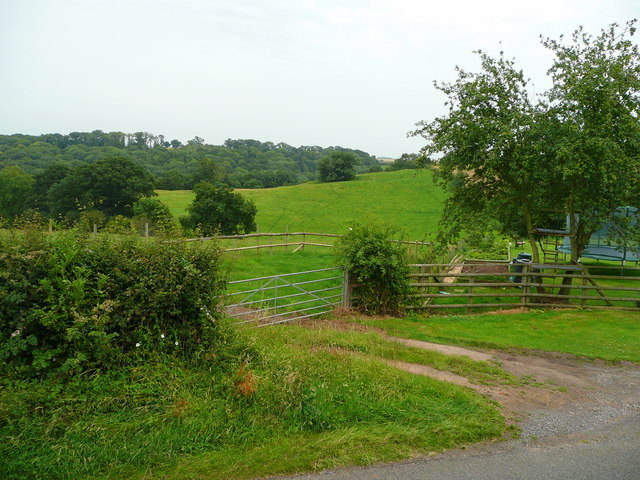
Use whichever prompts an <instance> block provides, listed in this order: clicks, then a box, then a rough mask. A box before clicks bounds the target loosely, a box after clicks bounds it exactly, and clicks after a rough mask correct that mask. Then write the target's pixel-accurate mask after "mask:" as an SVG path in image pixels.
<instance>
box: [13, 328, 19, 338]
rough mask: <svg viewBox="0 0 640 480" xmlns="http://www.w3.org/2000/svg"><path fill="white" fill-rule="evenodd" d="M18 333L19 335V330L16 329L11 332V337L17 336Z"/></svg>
mask: <svg viewBox="0 0 640 480" xmlns="http://www.w3.org/2000/svg"><path fill="white" fill-rule="evenodd" d="M18 335H20V330H16V331H15V332H13V333H12V334H11V338H13V337H17V336H18Z"/></svg>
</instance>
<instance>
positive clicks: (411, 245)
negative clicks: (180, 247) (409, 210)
mask: <svg viewBox="0 0 640 480" xmlns="http://www.w3.org/2000/svg"><path fill="white" fill-rule="evenodd" d="M274 237H285V241H284V242H279V243H273V238H274ZM290 237H302V241H299V242H295V241H294V242H289V238H290ZM308 237H325V238H341V237H342V235H337V234H333V233H315V232H276V233H266V232H256V233H249V234H246V235H220V236H214V237H198V238H187V239H185V240H184V241H185V242H203V241H210V240H233V241H234V246H233V248H225V249H224V251H225V252H240V251H246V250H257V251H258V252H259V251H260V250H261V249H265V248H269V249H272V248H278V247H279V248H284V249H285V250H288V248H289V247H297V248H295V249H294V250H293V251H294V252H295V251H298V250H301V249H302V250H304V247H306V246H313V247H325V248H333V247H334V246H335V245H334V244H332V243H320V242H309V241H307V238H308ZM262 238H267V239H269V241H268V242H264V243H261V239H262ZM249 239H255V240H256V244H255V245H249V246H244V247H239V246H238V242H239V241H244V240H249ZM399 243H400V244H402V245H407V248H408V253H409V254H411V253H413V254H414V255H415V256H416V257H417V255H418V249H419V248H420V247H431V246H433V244H432V243H431V242H420V241H401V242H399Z"/></svg>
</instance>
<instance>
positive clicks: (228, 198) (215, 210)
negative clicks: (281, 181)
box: [183, 182, 258, 235]
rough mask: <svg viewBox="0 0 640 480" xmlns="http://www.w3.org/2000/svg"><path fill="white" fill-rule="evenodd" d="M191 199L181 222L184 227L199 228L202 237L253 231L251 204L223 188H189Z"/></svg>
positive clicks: (206, 184)
mask: <svg viewBox="0 0 640 480" xmlns="http://www.w3.org/2000/svg"><path fill="white" fill-rule="evenodd" d="M193 192H194V193H195V195H196V196H195V198H194V199H193V202H192V203H191V205H189V207H187V211H188V212H189V215H188V216H187V218H186V219H184V220H183V223H184V224H185V226H187V227H190V228H200V230H201V232H202V233H203V234H204V235H215V234H218V233H219V234H222V235H234V234H244V233H251V232H253V231H255V230H256V228H257V227H256V222H255V218H256V213H257V211H258V209H257V208H256V206H255V204H254V203H253V202H252V201H251V200H249V199H246V198H244V197H243V196H242V195H241V194H239V193H236V192H234V191H233V189H232V188H229V187H227V186H221V187H216V186H215V185H213V184H211V183H209V182H200V183H198V184H196V186H195V187H194V188H193Z"/></svg>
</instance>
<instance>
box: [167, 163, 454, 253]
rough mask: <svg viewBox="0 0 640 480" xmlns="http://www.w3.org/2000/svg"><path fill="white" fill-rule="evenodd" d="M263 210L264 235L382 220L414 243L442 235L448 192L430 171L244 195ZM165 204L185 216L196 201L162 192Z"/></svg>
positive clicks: (335, 230)
mask: <svg viewBox="0 0 640 480" xmlns="http://www.w3.org/2000/svg"><path fill="white" fill-rule="evenodd" d="M238 191H239V192H241V193H242V194H243V195H245V196H246V197H247V198H250V199H252V200H253V201H254V202H255V204H256V206H257V207H258V215H257V217H256V223H257V224H258V226H259V228H260V231H261V232H284V231H286V230H287V228H288V230H289V231H290V232H296V231H297V232H302V231H307V232H320V233H336V234H341V233H343V232H344V231H345V230H346V228H347V227H348V225H349V223H351V222H354V221H361V220H379V221H384V222H387V223H390V224H392V225H394V226H396V227H398V228H399V229H402V230H403V231H404V232H406V236H407V239H409V240H423V239H427V238H428V237H429V235H430V234H432V233H433V232H435V231H436V229H437V223H438V220H439V218H440V213H441V211H442V204H443V201H444V198H445V197H444V192H443V191H442V190H441V189H440V188H439V187H437V186H436V185H435V184H434V183H433V178H432V172H431V171H430V170H401V171H397V172H382V173H370V174H365V175H358V177H357V178H356V180H354V181H350V182H335V183H304V184H301V185H294V186H290V187H278V188H271V189H260V190H238ZM158 194H159V199H160V200H161V201H162V202H164V203H165V204H166V205H167V206H168V207H169V209H170V210H171V213H172V214H173V215H174V216H176V217H180V216H183V215H185V214H186V209H187V206H188V205H189V203H190V202H191V201H192V199H193V194H192V192H191V191H190V190H179V191H168V190H160V191H158Z"/></svg>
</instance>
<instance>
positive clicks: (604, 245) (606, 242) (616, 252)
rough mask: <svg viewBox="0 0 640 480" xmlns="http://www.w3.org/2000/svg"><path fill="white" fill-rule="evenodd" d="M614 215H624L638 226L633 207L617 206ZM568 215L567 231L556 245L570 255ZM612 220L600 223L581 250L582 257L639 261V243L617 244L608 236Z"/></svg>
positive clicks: (639, 224) (638, 218) (638, 222)
mask: <svg viewBox="0 0 640 480" xmlns="http://www.w3.org/2000/svg"><path fill="white" fill-rule="evenodd" d="M614 216H617V217H620V216H625V217H629V218H630V219H631V225H632V226H635V227H637V228H640V217H639V216H638V209H637V208H635V207H618V208H616V210H615V212H614ZM568 226H569V216H568V215H567V231H565V232H563V233H564V234H565V237H564V240H563V242H562V245H561V246H560V247H558V251H560V252H563V253H566V254H568V255H571V239H570V238H569V236H568V233H569V232H568ZM611 226H612V222H608V223H605V224H603V225H602V227H600V229H599V230H597V231H595V232H594V233H593V235H591V238H590V239H589V243H588V244H587V246H586V247H585V249H584V251H583V252H582V257H585V258H593V259H596V260H613V261H615V262H622V263H623V264H624V262H638V261H640V245H637V244H633V245H619V244H617V243H615V240H614V239H612V238H609V230H610V229H611Z"/></svg>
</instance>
